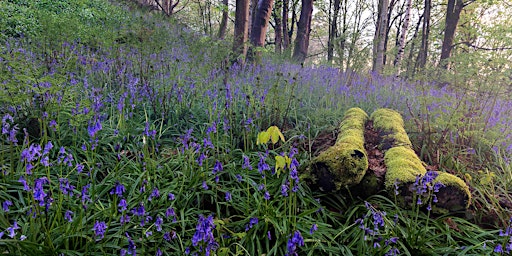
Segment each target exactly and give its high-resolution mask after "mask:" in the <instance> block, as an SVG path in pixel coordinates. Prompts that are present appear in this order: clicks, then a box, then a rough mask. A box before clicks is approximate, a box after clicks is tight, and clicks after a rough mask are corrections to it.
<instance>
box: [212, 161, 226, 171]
mask: <svg viewBox="0 0 512 256" xmlns="http://www.w3.org/2000/svg"><path fill="white" fill-rule="evenodd" d="M223 169H224V168H223V167H222V163H221V162H220V161H219V160H217V161H215V165H214V166H213V170H212V173H213V174H217V173H218V172H221V171H222V170H223Z"/></svg>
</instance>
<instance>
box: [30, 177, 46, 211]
mask: <svg viewBox="0 0 512 256" xmlns="http://www.w3.org/2000/svg"><path fill="white" fill-rule="evenodd" d="M48 183H49V181H48V178H46V177H42V178H39V179H35V181H34V188H33V189H32V192H33V193H34V199H35V200H36V201H39V206H44V205H45V202H46V199H47V198H46V196H47V194H46V193H45V192H44V187H43V186H44V184H48Z"/></svg>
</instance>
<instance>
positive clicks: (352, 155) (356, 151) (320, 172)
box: [308, 108, 368, 192]
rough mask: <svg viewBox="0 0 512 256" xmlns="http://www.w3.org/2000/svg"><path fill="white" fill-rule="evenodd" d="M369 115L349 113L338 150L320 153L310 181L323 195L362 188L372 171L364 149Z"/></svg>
mask: <svg viewBox="0 0 512 256" xmlns="http://www.w3.org/2000/svg"><path fill="white" fill-rule="evenodd" d="M367 120H368V115H367V114H366V112H364V111H363V110H362V109H360V108H351V109H349V110H347V112H345V116H344V118H343V121H342V122H341V124H340V126H339V136H338V138H337V140H336V143H335V144H334V146H332V147H329V148H327V149H326V150H325V151H323V152H322V153H320V155H318V156H317V157H316V158H315V159H314V160H313V161H312V162H311V164H310V166H309V167H308V170H314V172H309V179H310V180H311V181H312V182H313V183H314V184H315V185H316V186H317V187H318V189H320V190H322V191H326V192H329V191H339V190H340V189H343V188H346V187H350V186H352V185H355V184H358V183H360V182H361V180H362V179H363V177H364V175H365V173H366V169H368V158H367V156H366V150H365V149H364V125H365V123H366V121H367Z"/></svg>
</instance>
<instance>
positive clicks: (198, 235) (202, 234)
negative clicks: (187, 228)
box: [192, 215, 219, 255]
mask: <svg viewBox="0 0 512 256" xmlns="http://www.w3.org/2000/svg"><path fill="white" fill-rule="evenodd" d="M213 230H215V224H214V223H213V216H211V215H210V216H208V217H207V218H205V217H204V216H203V215H200V216H199V220H198V222H197V226H196V232H195V233H194V236H193V237H192V245H193V246H198V245H199V242H201V241H202V242H204V243H205V244H206V248H204V250H205V255H210V253H211V252H212V251H215V250H217V248H218V246H219V244H218V243H217V242H215V238H214V237H213ZM201 248H203V247H202V246H201ZM200 250H202V249H200Z"/></svg>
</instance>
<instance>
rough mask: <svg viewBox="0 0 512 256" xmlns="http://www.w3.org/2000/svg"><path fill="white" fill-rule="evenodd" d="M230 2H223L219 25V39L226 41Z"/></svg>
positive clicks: (226, 0) (223, 0)
mask: <svg viewBox="0 0 512 256" xmlns="http://www.w3.org/2000/svg"><path fill="white" fill-rule="evenodd" d="M228 6H229V0H222V19H221V21H220V25H219V33H218V34H217V37H218V38H219V39H224V38H225V37H226V31H227V29H228V19H229V8H228Z"/></svg>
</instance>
